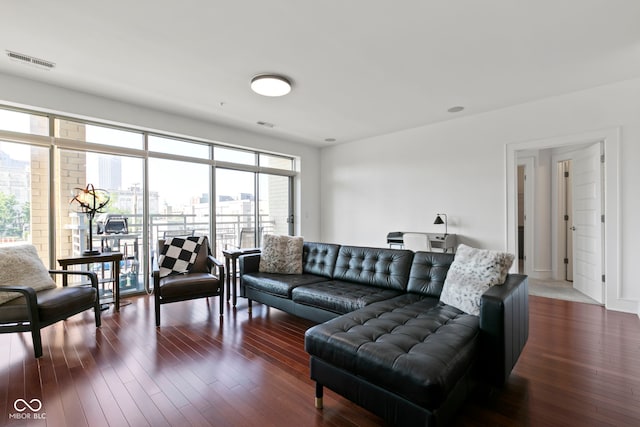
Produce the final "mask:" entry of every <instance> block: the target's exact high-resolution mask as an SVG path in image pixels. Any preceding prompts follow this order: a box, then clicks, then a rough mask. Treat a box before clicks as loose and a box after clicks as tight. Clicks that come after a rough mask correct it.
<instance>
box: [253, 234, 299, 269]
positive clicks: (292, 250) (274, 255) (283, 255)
mask: <svg viewBox="0 0 640 427" xmlns="http://www.w3.org/2000/svg"><path fill="white" fill-rule="evenodd" d="M303 242H304V241H303V239H302V237H294V236H277V235H273V234H265V236H264V237H263V239H262V253H261V255H260V266H259V267H258V270H259V271H260V272H262V273H280V274H302V245H303Z"/></svg>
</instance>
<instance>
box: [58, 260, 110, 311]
mask: <svg viewBox="0 0 640 427" xmlns="http://www.w3.org/2000/svg"><path fill="white" fill-rule="evenodd" d="M120 261H122V253H120V252H106V253H101V254H98V255H79V256H74V257H69V258H60V259H58V264H60V267H61V268H62V269H63V270H68V267H69V266H70V265H89V264H94V263H100V264H105V263H111V273H112V274H111V277H109V278H104V277H102V278H99V279H98V281H99V282H100V283H106V282H112V283H113V303H114V306H115V309H116V311H120V282H119V281H120ZM103 273H104V270H103ZM66 281H67V277H66V276H65V277H64V278H63V282H64V285H65V286H66V285H67V283H66ZM98 297H100V296H99V295H98ZM106 302H111V301H105V303H106Z"/></svg>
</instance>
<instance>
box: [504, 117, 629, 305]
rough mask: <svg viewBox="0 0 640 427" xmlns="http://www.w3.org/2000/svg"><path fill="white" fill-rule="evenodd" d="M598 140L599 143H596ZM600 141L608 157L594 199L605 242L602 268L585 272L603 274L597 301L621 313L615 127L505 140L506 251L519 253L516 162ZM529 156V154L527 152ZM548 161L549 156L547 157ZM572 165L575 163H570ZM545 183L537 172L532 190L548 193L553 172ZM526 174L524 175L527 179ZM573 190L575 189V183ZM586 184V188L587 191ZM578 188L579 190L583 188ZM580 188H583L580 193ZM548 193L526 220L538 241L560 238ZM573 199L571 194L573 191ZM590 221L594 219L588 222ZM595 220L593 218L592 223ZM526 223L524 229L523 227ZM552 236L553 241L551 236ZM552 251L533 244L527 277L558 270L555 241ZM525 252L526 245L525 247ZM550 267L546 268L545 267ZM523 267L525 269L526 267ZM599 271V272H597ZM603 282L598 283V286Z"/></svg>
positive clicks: (624, 302)
mask: <svg viewBox="0 0 640 427" xmlns="http://www.w3.org/2000/svg"><path fill="white" fill-rule="evenodd" d="M596 143H597V144H596ZM598 144H599V145H600V146H601V147H603V150H604V155H605V159H606V160H607V162H606V166H605V167H604V168H603V169H604V170H603V180H602V181H601V185H602V193H601V194H600V195H599V198H598V200H600V202H601V206H602V211H603V214H604V215H605V217H606V218H607V221H606V222H604V223H602V222H600V221H599V219H600V218H599V217H598V218H597V219H598V225H599V229H600V230H601V232H602V234H601V237H602V240H603V242H604V247H603V250H602V251H601V255H600V261H601V264H600V267H598V268H597V269H591V271H590V272H589V275H590V277H598V279H599V281H600V283H602V281H601V280H600V279H602V278H606V282H605V283H606V287H604V289H602V288H601V290H602V292H601V293H602V298H601V301H602V302H603V303H604V304H605V306H606V307H607V308H612V309H615V310H620V311H625V310H629V309H630V308H629V307H628V306H629V304H628V302H627V301H626V300H624V299H622V298H620V295H621V292H620V290H621V289H620V288H621V285H620V282H619V279H618V278H619V271H620V263H619V259H620V257H619V250H620V249H619V247H618V246H619V244H618V242H619V236H620V229H619V224H618V220H617V212H618V211H619V208H620V207H619V188H618V182H619V180H618V179H617V175H618V170H619V160H620V159H619V146H620V137H619V130H618V129H615V128H614V129H603V130H599V131H593V132H586V133H583V134H578V135H570V136H563V137H556V138H548V139H543V140H535V141H526V142H520V143H512V144H507V147H506V155H507V159H506V163H507V169H506V175H507V176H506V184H507V196H506V197H507V250H509V251H510V252H512V253H518V245H519V241H518V231H519V230H518V179H517V176H518V164H519V162H520V160H521V158H522V157H523V156H524V155H527V153H532V152H534V153H535V152H538V151H540V150H549V149H564V150H566V151H571V150H574V151H575V150H576V149H577V148H580V146H582V147H584V146H587V145H589V146H594V145H598ZM529 155H530V154H529ZM549 160H551V159H549ZM572 167H573V168H574V169H575V167H576V166H575V164H574V165H572ZM536 168H540V165H536ZM548 169H551V162H549V163H548ZM544 175H545V176H546V178H545V179H546V181H544V180H542V181H540V180H541V177H540V176H536V177H535V182H536V188H535V192H538V191H539V190H540V188H541V187H543V188H548V190H547V191H550V190H551V188H553V185H550V184H551V182H549V181H550V180H549V175H551V176H552V177H555V176H556V172H555V170H554V173H551V171H550V170H549V171H547V172H546V173H545V174H544ZM529 177H530V175H529V176H528V178H529ZM574 188H577V186H576V185H574ZM586 188H587V187H584V189H586ZM584 189H582V190H584ZM582 190H581V191H582ZM587 193H589V194H592V192H588V191H585V194H587ZM549 198H551V197H549V196H548V197H547V200H546V201H545V200H541V199H540V198H536V199H535V201H536V203H534V204H535V205H536V206H535V207H534V213H535V215H536V218H535V221H533V220H532V218H529V224H532V227H528V228H536V230H535V232H534V236H533V237H534V239H535V240H536V242H537V241H538V240H539V239H549V238H548V237H546V236H549V237H551V236H554V238H555V237H556V236H558V234H559V233H558V230H557V227H559V225H556V226H555V228H552V227H551V225H550V223H551V222H556V221H552V215H551V212H556V211H555V209H552V207H551V206H549V204H550V201H549V200H548V199H549ZM574 198H575V195H574ZM539 201H542V205H541V206H539V205H538V202H539ZM551 203H557V200H552V201H551ZM577 216H581V217H582V218H581V220H582V219H583V218H584V217H589V218H590V219H593V218H595V217H596V215H594V214H592V213H589V214H587V213H584V212H583V213H579V214H578V215H577ZM591 222H592V221H591ZM592 223H593V222H592ZM526 228H527V227H525V229H526ZM573 237H574V242H573V243H574V258H576V257H575V247H576V241H577V239H576V238H577V237H578V236H577V235H574V236H573ZM584 237H585V239H584V242H583V243H588V245H587V247H590V246H589V245H592V242H591V241H589V240H588V239H586V237H588V236H584ZM524 240H525V245H526V244H527V239H526V232H525V238H524ZM549 240H553V239H549ZM551 247H552V251H553V252H554V253H553V254H550V252H551V251H549V248H548V247H546V246H545V247H541V246H540V245H537V243H535V248H534V250H533V253H531V254H530V255H529V256H527V259H529V258H533V260H532V261H533V268H532V269H531V270H530V271H527V272H526V273H527V274H529V275H530V277H536V275H540V276H543V278H545V277H544V276H545V275H547V278H548V277H550V275H549V273H551V272H552V271H558V266H557V265H556V264H555V262H556V260H557V259H558V253H557V251H558V245H557V244H552V245H551ZM525 252H526V247H525ZM575 264H576V263H574V271H573V274H574V281H575V279H576V270H577V269H576V265H575ZM547 268H548V269H547ZM516 269H517V266H516V267H514V269H513V270H516ZM525 269H526V267H525ZM597 270H599V271H597ZM601 286H602V285H601Z"/></svg>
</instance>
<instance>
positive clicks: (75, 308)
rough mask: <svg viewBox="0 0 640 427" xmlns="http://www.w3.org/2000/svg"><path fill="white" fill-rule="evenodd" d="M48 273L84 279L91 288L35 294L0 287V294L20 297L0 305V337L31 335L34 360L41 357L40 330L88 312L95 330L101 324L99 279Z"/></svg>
mask: <svg viewBox="0 0 640 427" xmlns="http://www.w3.org/2000/svg"><path fill="white" fill-rule="evenodd" d="M33 254H34V255H35V256H36V257H37V253H36V252H35V248H34V249H33ZM37 263H39V264H38V265H37V267H40V266H41V269H42V270H43V272H45V274H46V272H47V270H46V267H45V266H44V264H42V263H41V262H40V261H39V260H38V261H37ZM41 273H42V272H41ZM48 273H49V274H52V275H64V276H72V275H76V276H85V277H87V278H88V279H89V280H90V282H91V284H90V285H77V286H72V285H63V286H61V287H60V286H59V287H55V288H53V289H43V290H38V291H36V290H35V289H34V288H33V287H30V286H25V285H12V284H11V283H7V282H3V283H2V284H1V286H0V294H3V293H8V292H17V293H20V294H22V295H21V296H20V297H19V298H15V299H12V300H10V301H7V302H5V303H3V304H0V333H8V332H31V336H32V339H33V352H34V355H35V357H36V358H37V357H40V356H42V338H41V334H40V330H41V329H42V328H44V327H46V326H49V325H51V324H53V323H56V322H59V321H60V320H64V319H67V318H68V317H71V316H73V315H75V314H78V313H80V312H82V311H85V310H88V309H91V308H93V309H94V312H95V322H96V327H99V326H100V324H101V320H100V298H99V297H98V277H97V276H96V274H95V273H93V272H88V271H66V270H48ZM66 282H67V280H65V281H64V283H66Z"/></svg>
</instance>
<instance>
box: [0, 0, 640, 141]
mask: <svg viewBox="0 0 640 427" xmlns="http://www.w3.org/2000/svg"><path fill="white" fill-rule="evenodd" d="M1 7H2V11H1V12H0V44H1V48H2V52H1V55H0V73H5V74H11V75H20V76H23V77H26V78H30V79H34V80H40V81H44V82H47V83H50V84H53V85H58V86H63V87H68V88H72V89H76V90H79V91H83V92H88V93H91V94H95V95H100V96H104V97H109V98H114V99H118V100H123V101H126V102H131V103H135V104H139V105H143V106H149V107H152V108H155V109H160V110H165V111H169V112H172V113H178V114H181V115H187V116H192V117H197V118H201V119H205V120H209V121H212V122H216V123H222V124H228V125H232V126H236V127H242V128H247V129H250V130H252V131H257V132H264V133H267V134H270V135H273V136H277V137H280V138H286V139H291V140H295V141H300V142H303V143H307V144H314V145H319V146H324V145H328V143H327V142H325V141H324V140H325V139H326V138H335V139H336V140H337V143H341V142H346V141H351V140H354V139H359V138H363V137H368V136H373V135H380V134H384V133H389V132H393V131H397V130H401V129H406V128H411V127H415V126H421V125H425V124H429V123H433V122H437V121H442V120H448V119H452V118H457V117H460V116H462V115H467V114H478V113H481V112H485V111H489V110H493V109H497V108H502V107H506V106H509V105H514V104H518V103H523V102H528V101H532V100H535V99H540V98H545V97H549V96H554V95H558V94H563V93H567V92H572V91H576V90H581V89H585V88H590V87H594V86H598V85H601V84H606V83H611V82H615V81H620V80H625V79H630V78H635V77H638V76H640V1H638V0H626V1H625V0H395V1H391V0H322V1H320V0H317V1H312V0H288V1H287V0H268V1H265V0H261V1H259V0H245V1H242V0H236V1H219V0H183V1H174V0H135V1H132V0H110V1H86V0H65V1H50V0H40V1H38V0H4V1H2V5H1ZM5 50H11V51H15V52H19V53H23V54H27V55H31V56H34V57H37V58H41V59H45V60H49V61H52V62H55V64H56V67H55V68H54V69H53V70H51V71H44V70H40V69H37V68H35V67H33V66H29V65H24V64H21V63H18V62H16V61H12V60H10V59H9V58H8V56H7V55H6V52H5ZM264 72H272V73H273V72H275V73H282V74H284V75H286V76H288V77H289V78H290V79H291V80H292V81H293V84H294V88H293V91H292V92H291V93H290V94H289V95H287V96H285V97H282V98H267V97H262V96H260V95H257V94H255V93H252V92H251V91H250V89H249V81H250V79H251V78H252V77H253V76H254V75H256V74H259V73H264ZM1 96H2V90H1V88H0V98H1ZM458 105H460V106H464V107H465V110H464V111H463V112H460V113H455V114H454V113H449V112H447V109H448V108H450V107H452V106H458ZM257 121H265V122H270V123H273V124H274V125H275V126H274V127H273V128H265V127H261V126H258V125H257V124H256V122H257Z"/></svg>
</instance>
